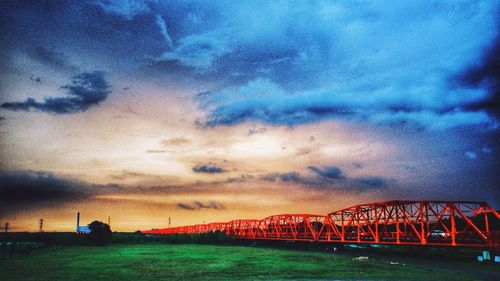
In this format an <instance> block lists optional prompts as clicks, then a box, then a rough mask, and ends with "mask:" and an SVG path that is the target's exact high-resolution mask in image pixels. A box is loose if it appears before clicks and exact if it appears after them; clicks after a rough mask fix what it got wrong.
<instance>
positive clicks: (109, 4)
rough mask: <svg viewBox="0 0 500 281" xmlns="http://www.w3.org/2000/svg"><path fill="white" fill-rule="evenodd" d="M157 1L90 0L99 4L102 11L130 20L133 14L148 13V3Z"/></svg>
mask: <svg viewBox="0 0 500 281" xmlns="http://www.w3.org/2000/svg"><path fill="white" fill-rule="evenodd" d="M154 2H157V1H154V0H150V1H144V0H120V1H110V0H98V1H95V2H91V3H93V4H94V5H97V6H99V7H100V8H101V9H102V10H103V11H104V12H106V13H110V14H115V15H119V16H123V17H124V18H126V19H127V20H132V19H133V18H134V17H135V16H137V15H140V14H144V13H148V12H149V11H150V8H149V4H150V3H154Z"/></svg>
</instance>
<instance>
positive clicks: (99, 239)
mask: <svg viewBox="0 0 500 281" xmlns="http://www.w3.org/2000/svg"><path fill="white" fill-rule="evenodd" d="M89 229H90V233H89V234H88V238H89V240H90V242H91V243H92V244H94V245H99V246H102V245H106V244H108V242H109V240H110V239H111V235H113V232H111V229H110V228H109V225H108V224H106V223H103V222H101V221H93V222H91V223H90V224H89Z"/></svg>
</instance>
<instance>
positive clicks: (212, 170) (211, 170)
mask: <svg viewBox="0 0 500 281" xmlns="http://www.w3.org/2000/svg"><path fill="white" fill-rule="evenodd" d="M192 170H193V172H196V173H206V174H219V173H224V172H225V170H224V169H222V168H221V167H219V166H217V165H215V164H214V163H208V164H198V165H196V166H194V167H193V169H192Z"/></svg>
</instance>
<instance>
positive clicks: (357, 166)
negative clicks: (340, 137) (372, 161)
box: [351, 162, 363, 170]
mask: <svg viewBox="0 0 500 281" xmlns="http://www.w3.org/2000/svg"><path fill="white" fill-rule="evenodd" d="M351 167H352V168H353V169H355V170H359V169H363V165H362V164H361V163H357V162H356V163H352V164H351Z"/></svg>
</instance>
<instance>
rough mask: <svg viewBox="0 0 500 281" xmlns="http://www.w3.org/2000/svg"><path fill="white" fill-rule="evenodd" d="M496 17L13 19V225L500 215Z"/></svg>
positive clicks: (254, 11)
mask: <svg viewBox="0 0 500 281" xmlns="http://www.w3.org/2000/svg"><path fill="white" fill-rule="evenodd" d="M499 15H500V2H499V1H495V0H488V1H479V0H478V1H321V0H320V1H284V0H277V1H180V0H179V1H155V0H147V1H131V0H127V1H125V0H123V1H110V0H96V1H57V0H47V1H10V0H7V1H2V2H1V3H0V36H1V38H2V40H0V160H1V163H0V185H1V186H0V225H4V223H6V222H9V224H10V228H11V230H13V231H36V230H37V229H38V220H39V219H40V218H43V219H44V227H45V230H47V231H72V230H73V229H74V225H75V216H76V213H77V212H80V213H81V214H82V223H84V224H86V223H90V222H91V221H92V220H96V219H97V220H102V221H107V219H108V217H110V218H111V228H112V229H113V230H118V231H135V230H140V229H143V230H144V229H150V228H159V227H166V226H168V225H167V224H168V218H169V217H170V218H171V221H172V226H178V225H188V224H196V223H203V222H216V221H229V220H232V219H238V218H249V219H260V218H264V217H267V216H270V215H273V214H279V213H312V214H322V215H325V214H327V213H329V212H333V211H336V210H338V209H341V208H345V207H348V206H351V205H356V204H362V203H369V202H377V201H385V200H396V199H400V200H475V201H486V202H488V203H489V204H490V205H492V206H493V207H495V208H500V186H499V183H500V173H499V172H498V171H500V165H499V164H500V163H499V160H500V158H499V156H500V138H499V136H500V134H499V132H500V127H499V126H500V84H499V83H500V74H499V72H500V62H499V61H500V54H499V50H500V39H499V38H500V37H499V34H498V31H499V24H500V18H499Z"/></svg>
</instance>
